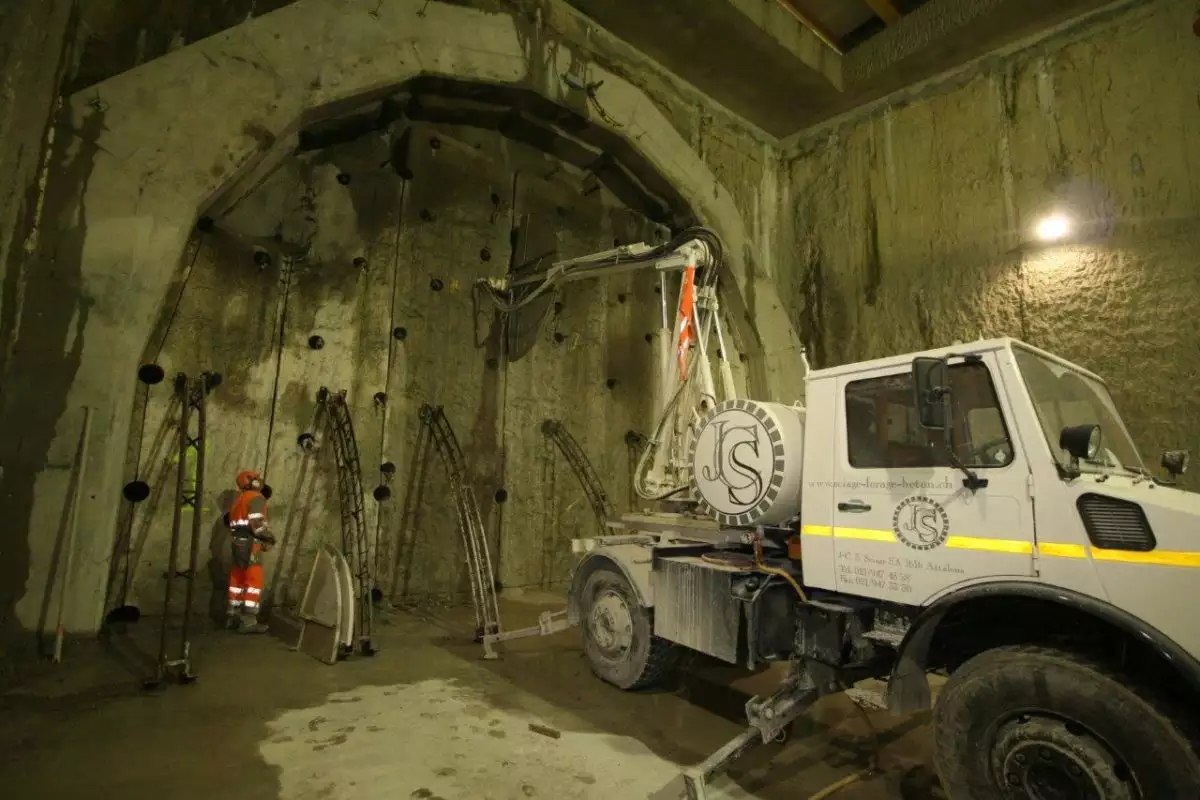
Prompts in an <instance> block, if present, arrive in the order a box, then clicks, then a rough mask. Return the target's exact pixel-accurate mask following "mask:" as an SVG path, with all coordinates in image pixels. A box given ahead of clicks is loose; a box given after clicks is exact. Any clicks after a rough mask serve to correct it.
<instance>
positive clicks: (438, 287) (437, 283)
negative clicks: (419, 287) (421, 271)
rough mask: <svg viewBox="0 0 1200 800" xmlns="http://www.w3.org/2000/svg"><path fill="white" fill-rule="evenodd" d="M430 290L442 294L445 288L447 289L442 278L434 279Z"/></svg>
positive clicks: (431, 281)
mask: <svg viewBox="0 0 1200 800" xmlns="http://www.w3.org/2000/svg"><path fill="white" fill-rule="evenodd" d="M429 288H430V289H433V290H434V291H435V292H440V291H441V290H442V289H443V288H445V284H443V283H442V279H441V278H433V279H431V280H430V281H429Z"/></svg>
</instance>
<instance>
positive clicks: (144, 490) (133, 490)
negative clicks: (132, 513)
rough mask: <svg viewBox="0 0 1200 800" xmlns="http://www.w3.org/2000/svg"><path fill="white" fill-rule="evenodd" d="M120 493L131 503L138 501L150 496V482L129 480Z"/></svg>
mask: <svg viewBox="0 0 1200 800" xmlns="http://www.w3.org/2000/svg"><path fill="white" fill-rule="evenodd" d="M121 494H122V495H123V496H124V497H125V499H126V500H128V501H129V502H131V503H140V502H142V501H143V500H145V499H146V498H147V497H149V496H150V484H148V483H146V482H145V481H130V482H129V483H127V484H125V488H123V489H122V490H121Z"/></svg>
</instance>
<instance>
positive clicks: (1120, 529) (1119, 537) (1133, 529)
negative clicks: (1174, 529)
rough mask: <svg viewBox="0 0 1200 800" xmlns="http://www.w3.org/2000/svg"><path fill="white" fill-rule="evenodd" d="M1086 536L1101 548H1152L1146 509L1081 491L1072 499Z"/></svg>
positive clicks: (1153, 542)
mask: <svg viewBox="0 0 1200 800" xmlns="http://www.w3.org/2000/svg"><path fill="white" fill-rule="evenodd" d="M1076 506H1077V507H1078V508H1079V515H1080V516H1081V517H1083V527H1084V528H1085V529H1087V535H1088V539H1090V540H1091V541H1092V544H1093V545H1095V546H1096V547H1101V548H1104V549H1105V550H1136V551H1139V552H1146V551H1148V550H1153V549H1154V546H1155V544H1156V542H1155V541H1154V532H1153V531H1151V530H1150V523H1149V521H1148V520H1147V519H1146V512H1145V511H1143V510H1142V507H1141V506H1140V505H1138V504H1137V503H1131V502H1129V501H1128V500H1118V499H1116V498H1115V497H1105V496H1104V495H1099V494H1085V495H1083V496H1081V497H1080V498H1079V500H1078V501H1076Z"/></svg>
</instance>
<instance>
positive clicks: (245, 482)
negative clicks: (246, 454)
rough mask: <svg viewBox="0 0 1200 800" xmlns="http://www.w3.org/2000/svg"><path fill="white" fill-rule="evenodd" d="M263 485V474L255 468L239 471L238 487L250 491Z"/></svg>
mask: <svg viewBox="0 0 1200 800" xmlns="http://www.w3.org/2000/svg"><path fill="white" fill-rule="evenodd" d="M261 487H262V476H260V475H259V474H258V473H257V472H255V471H254V470H251V469H248V470H245V471H243V472H239V473H238V476H237V488H239V489H241V490H242V491H243V492H248V491H250V490H251V489H259V488H261Z"/></svg>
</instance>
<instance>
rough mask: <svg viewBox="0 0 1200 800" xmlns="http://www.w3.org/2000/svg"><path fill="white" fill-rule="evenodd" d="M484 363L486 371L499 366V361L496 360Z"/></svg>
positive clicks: (492, 359)
mask: <svg viewBox="0 0 1200 800" xmlns="http://www.w3.org/2000/svg"><path fill="white" fill-rule="evenodd" d="M486 363H487V368H488V369H496V368H497V367H499V366H500V360H499V359H496V358H489V359H488V360H487V362H486Z"/></svg>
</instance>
